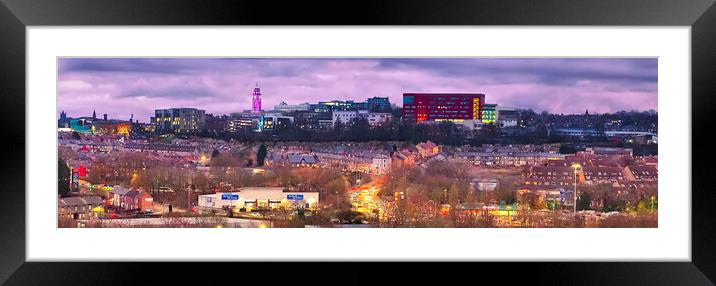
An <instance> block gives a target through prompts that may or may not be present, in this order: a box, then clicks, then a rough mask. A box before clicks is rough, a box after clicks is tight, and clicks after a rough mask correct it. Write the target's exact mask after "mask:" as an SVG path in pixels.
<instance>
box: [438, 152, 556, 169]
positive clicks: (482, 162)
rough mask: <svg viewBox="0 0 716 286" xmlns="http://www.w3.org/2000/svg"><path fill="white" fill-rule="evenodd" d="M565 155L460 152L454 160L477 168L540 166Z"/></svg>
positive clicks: (454, 156)
mask: <svg viewBox="0 0 716 286" xmlns="http://www.w3.org/2000/svg"><path fill="white" fill-rule="evenodd" d="M564 157H565V155H562V154H554V153H544V152H507V153H491V152H459V153H455V155H453V157H452V160H455V161H462V162H469V163H471V164H473V165H475V166H503V167H504V166H515V167H519V166H539V165H544V164H546V162H548V161H551V160H564Z"/></svg>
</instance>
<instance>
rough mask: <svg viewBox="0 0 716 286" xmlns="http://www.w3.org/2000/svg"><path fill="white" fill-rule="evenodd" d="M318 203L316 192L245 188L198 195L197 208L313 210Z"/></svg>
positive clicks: (206, 209) (208, 209)
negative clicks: (236, 190)
mask: <svg viewBox="0 0 716 286" xmlns="http://www.w3.org/2000/svg"><path fill="white" fill-rule="evenodd" d="M318 203H319V196H318V192H291V191H288V190H286V188H283V187H245V188H240V189H239V191H238V192H221V193H215V194H209V195H200V196H199V200H198V206H199V208H200V209H201V210H203V211H210V210H220V209H225V208H234V209H239V210H240V209H245V210H246V211H250V210H252V209H257V208H269V209H278V208H290V209H291V208H305V209H315V208H316V207H317V206H318Z"/></svg>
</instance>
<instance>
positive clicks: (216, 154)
mask: <svg viewBox="0 0 716 286" xmlns="http://www.w3.org/2000/svg"><path fill="white" fill-rule="evenodd" d="M216 156H219V150H216V149H214V151H213V152H211V159H214V158H215V157H216Z"/></svg>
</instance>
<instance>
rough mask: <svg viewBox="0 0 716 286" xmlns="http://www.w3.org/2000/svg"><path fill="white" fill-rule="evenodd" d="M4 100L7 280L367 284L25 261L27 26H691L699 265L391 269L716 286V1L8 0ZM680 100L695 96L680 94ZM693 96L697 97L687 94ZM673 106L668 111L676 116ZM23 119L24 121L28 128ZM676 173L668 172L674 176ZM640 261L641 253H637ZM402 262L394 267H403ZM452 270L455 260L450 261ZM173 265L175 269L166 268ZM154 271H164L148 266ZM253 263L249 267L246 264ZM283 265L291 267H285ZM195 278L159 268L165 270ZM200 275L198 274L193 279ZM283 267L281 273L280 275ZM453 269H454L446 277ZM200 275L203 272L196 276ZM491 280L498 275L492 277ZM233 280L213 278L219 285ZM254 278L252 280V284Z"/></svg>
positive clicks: (231, 267)
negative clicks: (713, 132) (714, 143)
mask: <svg viewBox="0 0 716 286" xmlns="http://www.w3.org/2000/svg"><path fill="white" fill-rule="evenodd" d="M0 2H1V3H2V5H0V63H1V64H0V97H1V98H2V104H0V109H1V110H2V113H0V114H2V115H3V117H4V118H3V120H0V125H2V129H0V130H2V132H1V133H2V139H0V144H1V147H2V148H0V154H1V155H0V158H3V163H4V164H2V172H0V176H2V181H1V182H2V183H3V184H2V185H3V186H4V187H5V188H4V189H3V190H0V202H2V206H0V225H2V226H1V227H0V241H2V242H3V243H2V244H1V245H0V249H2V251H1V252H0V281H4V283H5V284H6V285H65V284H66V285H78V284H79V285H83V284H94V285H98V284H99V283H102V284H103V285H106V284H110V285H111V284H116V285H120V284H121V285H134V284H156V283H161V284H162V285H164V284H170V283H179V282H187V281H188V280H186V279H187V276H197V275H198V274H199V273H207V272H208V273H213V272H224V273H234V275H241V276H242V280H243V281H249V280H255V281H262V280H261V279H266V278H267V277H270V279H271V281H273V282H275V281H277V280H275V279H279V280H284V279H285V280H286V281H294V282H295V283H304V282H302V281H303V280H302V279H299V278H297V277H296V276H293V275H284V274H287V273H289V272H294V271H296V270H295V269H297V267H298V268H304V269H307V271H308V270H313V271H315V270H316V269H327V268H334V269H339V272H338V273H340V274H339V276H341V278H340V279H342V280H336V282H338V283H344V282H348V283H357V282H361V281H364V279H365V277H366V275H367V274H357V272H358V271H357V270H356V269H368V270H370V269H380V268H381V267H384V266H381V265H378V266H373V265H346V264H343V263H331V264H321V265H316V264H312V263H307V264H301V266H296V265H273V264H272V265H264V264H261V265H260V266H258V267H257V266H256V264H252V265H253V267H251V275H243V274H241V273H239V270H238V269H240V267H248V266H249V265H246V264H243V265H241V266H238V265H236V264H217V263H171V264H161V265H159V264H158V263H120V262H112V263H105V262H102V263H89V262H73V263H69V262H45V263H38V262H26V261H25V234H26V232H25V216H26V213H25V211H26V209H25V205H26V203H28V202H27V201H26V200H25V187H26V185H25V179H26V177H25V172H26V170H25V166H26V165H25V155H26V153H27V152H32V150H28V149H27V148H26V145H25V143H26V142H25V138H26V137H25V135H26V132H32V131H31V130H26V126H25V125H24V119H25V118H26V105H25V87H26V86H25V84H26V83H25V72H26V57H25V51H26V38H25V37H26V29H25V28H26V27H27V26H55V25H60V26H67V25H69V26H76V25H83V26H84V25H608V26H614V25H627V26H672V25H677V26H690V27H691V57H692V60H691V76H692V89H691V91H692V94H691V98H690V100H691V105H692V108H691V110H692V113H691V115H690V117H689V116H688V115H685V116H684V122H687V121H688V120H690V121H691V124H692V130H691V134H692V135H691V143H692V144H691V148H692V150H691V153H692V154H694V155H695V156H693V155H692V166H691V170H692V175H691V176H692V178H691V182H683V185H684V189H682V190H670V191H683V192H688V191H689V186H690V187H691V190H690V191H691V198H692V203H691V204H692V226H691V230H692V233H691V238H692V245H691V251H692V256H691V257H692V260H691V262H539V263H526V262H519V263H479V264H477V265H470V266H468V267H470V268H471V270H469V271H467V272H462V273H461V274H459V275H455V274H456V273H451V272H441V271H445V270H440V271H436V270H435V269H434V268H433V267H436V266H435V265H432V264H422V263H420V264H409V265H407V268H408V270H407V271H406V270H402V271H399V272H398V273H397V274H396V273H395V272H394V271H390V272H389V274H390V275H391V276H398V277H400V278H401V279H407V280H418V281H420V282H422V283H429V282H430V281H431V280H434V281H441V284H444V283H445V282H450V283H454V282H452V281H455V280H456V278H457V280H462V279H467V280H466V281H474V279H478V280H481V279H486V280H484V282H485V283H487V281H488V280H491V279H492V278H490V276H497V277H496V278H498V279H500V278H503V279H505V280H504V281H505V282H507V283H508V284H512V283H513V282H515V281H517V280H524V281H525V282H529V283H531V284H553V285H554V284H566V285H627V284H628V285H714V284H713V282H712V281H716V235H715V234H714V233H716V231H714V230H716V216H715V215H713V212H712V207H713V206H714V205H716V192H714V191H713V190H712V189H711V188H710V186H711V185H710V183H711V180H710V178H709V176H710V175H711V173H712V171H713V170H715V169H716V168H714V167H713V166H714V164H713V162H716V161H714V157H716V156H715V154H716V152H713V151H712V150H711V148H710V145H711V141H710V140H709V138H708V137H709V134H708V133H709V131H708V130H709V128H708V127H709V125H710V123H712V122H714V119H715V118H714V114H716V112H714V111H716V110H715V109H714V106H715V105H714V102H715V101H716V89H715V87H716V37H714V35H716V5H713V4H714V1H713V0H699V1H688V2H685V1H679V0H628V1H627V0H598V1H575V0H541V1H529V0H520V1H517V0H508V1H468V0H457V1H455V0H454V1H422V0H420V1H418V0H405V1H378V0H365V1H352V2H345V1H324V0H319V1H275V0H269V1H255V2H249V1H215V2H208V3H207V1H191V0H157V1H140V0H124V1H92V0H33V1H21V0H0ZM669 96H688V95H678V94H673V95H669ZM685 100H686V99H685ZM667 112H668V111H667ZM21 122H22V123H21ZM667 175H668V174H667ZM635 260H638V258H635ZM392 267H393V266H392V265H391V266H386V268H392ZM440 267H441V268H446V269H447V268H449V267H452V266H447V267H446V266H445V265H441V266H440ZM162 268H163V269H162ZM147 269H152V271H151V272H148V271H147ZM157 269H162V270H157ZM241 269H244V268H241ZM277 269H291V270H290V271H289V270H277ZM157 271H160V272H164V273H179V274H184V273H186V275H151V274H153V273H159V272H157ZM192 273H193V274H192ZM276 273H279V274H281V275H276ZM442 273H445V274H442ZM195 278H196V277H195ZM487 278H490V279H487ZM215 279H225V277H224V276H222V275H213V274H212V275H206V276H202V281H203V282H204V283H207V282H209V284H213V282H214V281H216V280H215ZM247 279H248V280H247Z"/></svg>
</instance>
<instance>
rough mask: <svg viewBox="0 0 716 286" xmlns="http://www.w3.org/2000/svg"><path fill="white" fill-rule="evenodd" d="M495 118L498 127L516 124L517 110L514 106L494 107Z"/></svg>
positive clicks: (517, 118)
mask: <svg viewBox="0 0 716 286" xmlns="http://www.w3.org/2000/svg"><path fill="white" fill-rule="evenodd" d="M495 120H496V121H497V125H498V126H500V127H514V126H517V120H519V112H518V111H517V108H515V107H506V106H497V107H496V108H495Z"/></svg>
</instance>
